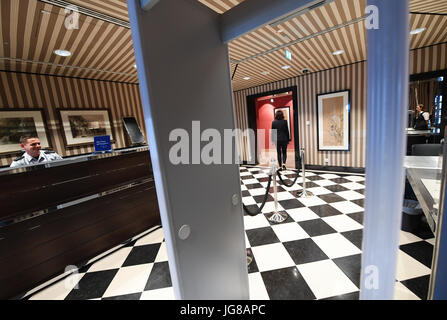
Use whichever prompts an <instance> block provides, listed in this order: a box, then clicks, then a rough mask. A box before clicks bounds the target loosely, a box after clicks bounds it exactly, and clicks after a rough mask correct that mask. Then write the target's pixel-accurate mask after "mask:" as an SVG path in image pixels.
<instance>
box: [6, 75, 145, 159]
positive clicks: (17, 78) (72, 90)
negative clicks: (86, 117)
mask: <svg viewBox="0 0 447 320" xmlns="http://www.w3.org/2000/svg"><path fill="white" fill-rule="evenodd" d="M0 82H1V87H2V88H1V90H0V110H1V111H4V110H7V109H8V108H43V109H44V112H45V121H46V124H47V128H48V131H49V136H50V139H51V145H52V149H53V150H55V151H56V152H57V153H59V154H60V155H62V156H70V155H77V154H83V153H90V152H92V151H94V148H93V146H92V145H91V146H83V147H71V148H67V147H65V146H64V140H63V138H62V131H61V126H60V121H59V115H58V112H57V109H59V108H85V109H94V108H95V109H97V108H100V109H109V110H110V113H111V116H112V119H111V120H112V121H113V124H112V126H113V129H114V137H115V144H114V145H113V148H115V149H116V148H123V147H126V146H127V145H126V137H125V132H124V130H125V129H124V127H123V124H122V118H123V117H126V116H134V117H135V118H136V119H137V121H138V123H139V125H140V127H141V128H142V130H145V129H144V117H143V110H142V106H141V100H140V92H139V87H138V85H137V84H126V83H117V82H110V81H97V80H85V79H76V78H67V77H58V76H47V75H35V74H26V73H13V72H0ZM13 158H14V156H12V155H0V165H1V166H5V165H9V164H10V163H11V160H12V159H13Z"/></svg>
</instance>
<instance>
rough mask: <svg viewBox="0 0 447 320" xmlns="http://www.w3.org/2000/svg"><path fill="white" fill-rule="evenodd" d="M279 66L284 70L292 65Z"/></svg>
mask: <svg viewBox="0 0 447 320" xmlns="http://www.w3.org/2000/svg"><path fill="white" fill-rule="evenodd" d="M281 68H282V69H284V70H287V69H290V68H292V67H291V66H282V67H281Z"/></svg>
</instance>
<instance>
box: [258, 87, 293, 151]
mask: <svg viewBox="0 0 447 320" xmlns="http://www.w3.org/2000/svg"><path fill="white" fill-rule="evenodd" d="M273 100H274V101H273V102H270V99H265V100H260V101H259V100H258V101H256V125H257V127H258V129H265V130H266V135H265V146H266V148H268V146H269V140H270V135H269V130H270V129H271V128H272V121H273V120H274V118H275V117H274V115H273V112H274V111H273V110H274V109H275V108H281V107H290V120H291V121H290V135H291V141H290V142H289V144H288V146H287V149H290V150H292V149H294V148H295V137H294V134H293V132H294V131H293V130H294V127H293V100H292V96H291V95H290V96H282V97H278V98H276V97H273Z"/></svg>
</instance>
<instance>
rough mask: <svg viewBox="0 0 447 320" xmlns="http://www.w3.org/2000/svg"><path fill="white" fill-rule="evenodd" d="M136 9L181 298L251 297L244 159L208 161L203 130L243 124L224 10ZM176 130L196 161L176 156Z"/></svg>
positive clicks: (134, 5) (153, 149)
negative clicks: (236, 108) (224, 34)
mask: <svg viewBox="0 0 447 320" xmlns="http://www.w3.org/2000/svg"><path fill="white" fill-rule="evenodd" d="M128 10H129V18H130V24H131V29H132V38H133V44H134V49H135V57H136V61H137V65H138V77H139V82H140V93H141V98H142V104H143V110H144V117H145V123H146V130H147V134H148V139H149V148H150V154H151V161H152V167H153V172H154V180H155V184H156V190H157V197H158V203H159V208H160V215H161V220H162V225H163V231H164V233H165V238H166V245H167V251H168V258H169V259H168V260H169V268H170V271H171V279H172V284H173V287H174V291H175V295H176V298H177V299H191V300H195V299H248V298H249V291H248V273H247V259H246V251H245V249H246V248H245V237H244V224H243V213H242V203H241V187H240V180H239V168H238V165H237V164H227V165H225V164H209V165H206V164H204V163H203V161H201V149H202V147H203V146H204V145H208V144H206V143H205V142H204V141H201V139H202V138H203V136H201V132H200V131H202V130H206V129H209V128H212V129H214V130H216V131H217V132H219V133H220V135H221V137H222V140H223V137H224V130H225V129H234V127H235V117H234V114H233V108H232V105H233V101H232V88H231V79H230V68H229V63H228V61H229V58H228V48H227V45H226V44H223V43H222V41H221V39H220V23H219V21H220V20H219V15H218V14H216V13H215V12H214V11H212V10H211V9H209V8H207V7H205V6H203V5H202V4H200V3H199V2H198V1H189V0H160V1H158V3H157V4H155V5H154V6H153V7H152V8H151V9H150V10H149V11H144V10H142V8H141V5H140V0H128ZM196 120H197V121H199V120H200V130H198V129H193V128H192V122H193V121H196ZM196 124H197V123H196ZM174 129H181V130H180V131H182V130H183V131H182V132H183V133H184V134H186V135H187V136H186V140H187V141H186V143H187V146H188V148H187V152H188V154H187V158H188V159H187V160H188V162H189V164H188V163H186V164H177V165H176V164H173V163H172V162H171V161H170V149H171V148H172V146H173V145H175V144H176V142H173V141H170V134H171V133H172V130H174ZM216 131H214V133H215V132H216ZM197 140H198V142H197ZM195 143H196V144H197V143H198V144H197V146H196V147H194V144H195ZM222 145H223V142H222ZM188 150H189V151H188ZM225 151H228V150H225ZM233 152H234V148H233ZM233 159H234V155H233ZM223 161H224V158H223V152H222V162H223ZM233 162H234V161H233Z"/></svg>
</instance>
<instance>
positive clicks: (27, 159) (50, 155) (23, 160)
mask: <svg viewBox="0 0 447 320" xmlns="http://www.w3.org/2000/svg"><path fill="white" fill-rule="evenodd" d="M61 159H62V157H61V156H60V155H58V154H57V153H56V152H54V151H50V150H40V155H39V158H37V159H36V158H33V157H31V156H30V155H29V154H28V153H26V152H25V153H24V154H23V155H22V156H20V157H18V158H15V159H14V161H13V162H12V163H11V166H10V167H11V168H16V167H21V166H26V165H29V164H38V163H42V162H49V161H53V160H61Z"/></svg>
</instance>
